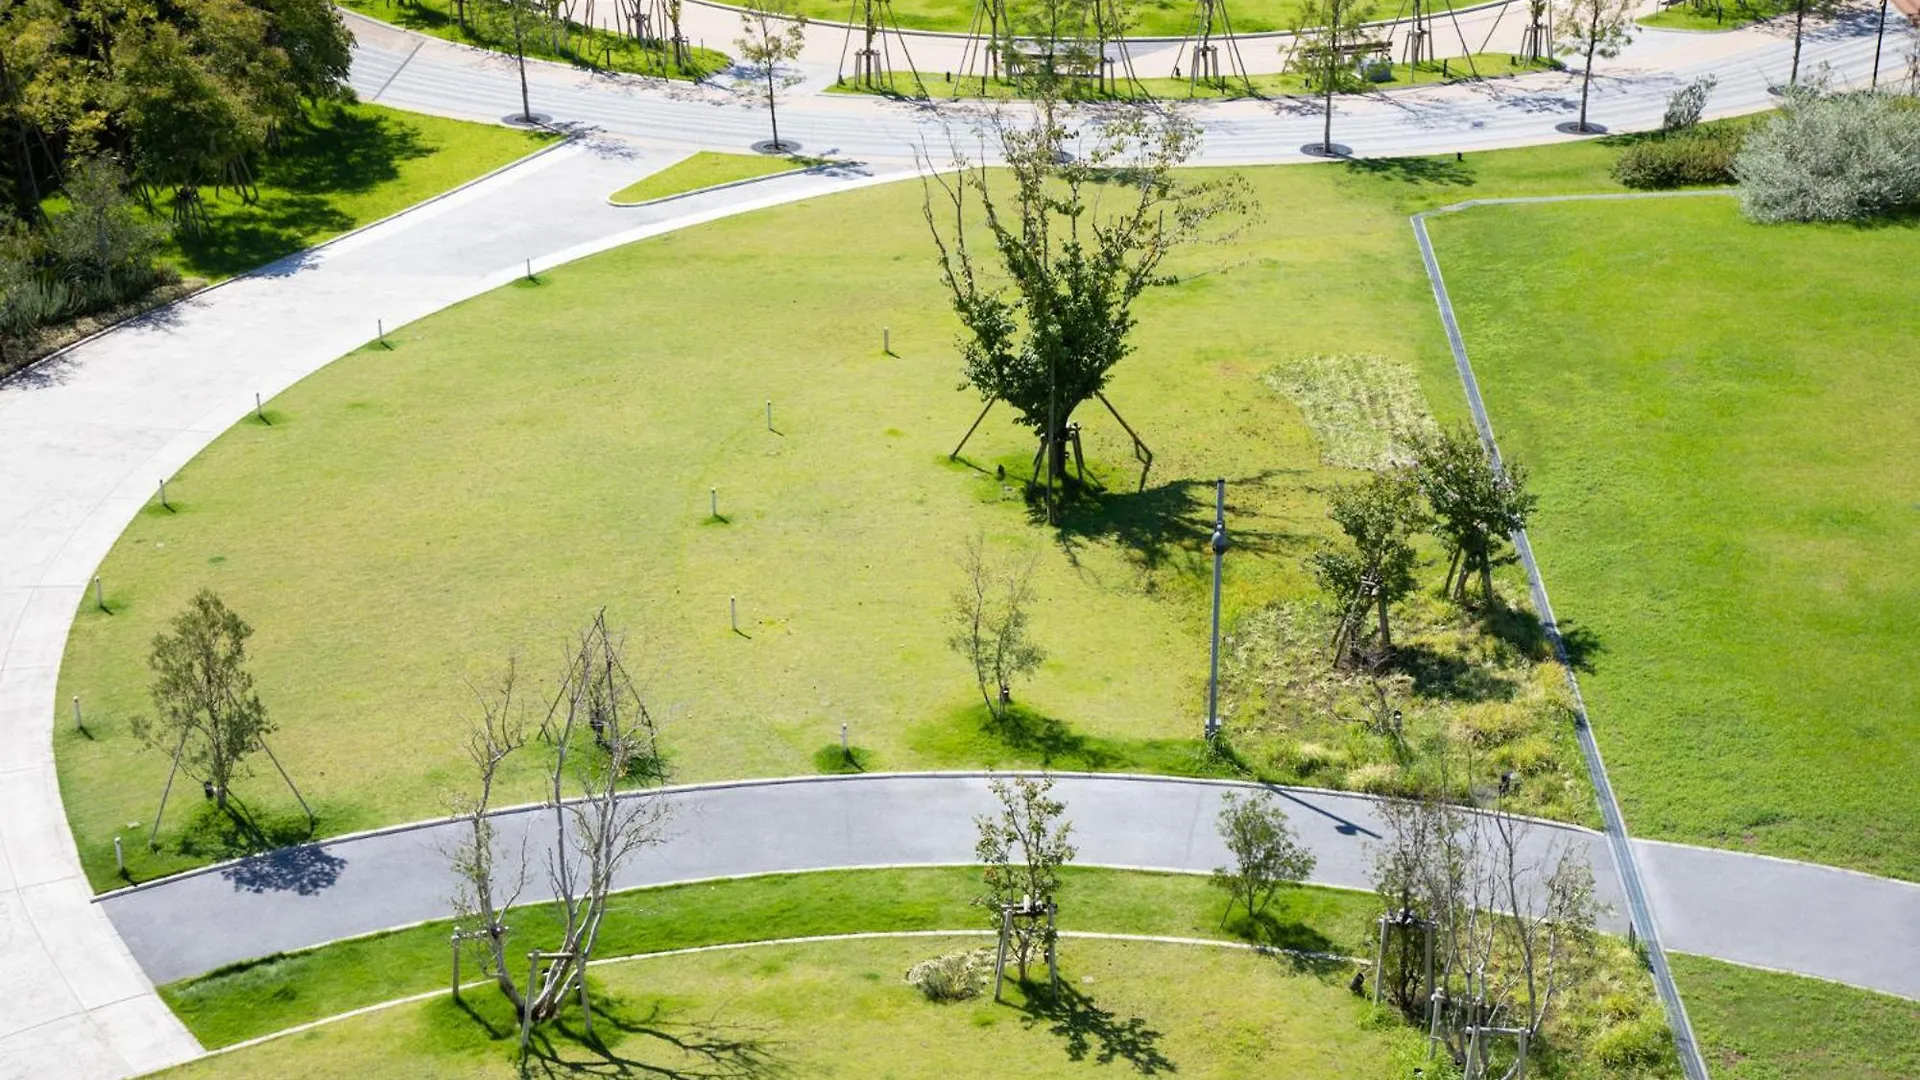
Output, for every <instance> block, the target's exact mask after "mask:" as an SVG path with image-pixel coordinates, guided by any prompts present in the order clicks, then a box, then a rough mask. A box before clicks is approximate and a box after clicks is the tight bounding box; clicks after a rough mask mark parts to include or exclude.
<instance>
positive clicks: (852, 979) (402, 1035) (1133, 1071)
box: [163, 937, 1425, 1080]
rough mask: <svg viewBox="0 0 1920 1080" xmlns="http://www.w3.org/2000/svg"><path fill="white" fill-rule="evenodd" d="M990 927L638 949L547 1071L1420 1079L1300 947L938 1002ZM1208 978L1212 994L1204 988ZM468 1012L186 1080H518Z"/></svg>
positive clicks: (426, 1012)
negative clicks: (935, 983) (915, 975)
mask: <svg viewBox="0 0 1920 1080" xmlns="http://www.w3.org/2000/svg"><path fill="white" fill-rule="evenodd" d="M990 942H991V939H990V938H978V937H957V938H941V937H928V938H913V939H893V940H870V941H852V942H832V943H817V944H805V945H770V946H761V947H756V948H749V949H741V950H730V951H724V952H714V953H705V954H698V955H691V956H677V957H658V958H651V959H637V960H633V961H630V962H627V963H620V964H612V965H606V966H602V967H599V968H596V969H595V974H594V989H595V991H596V993H597V995H598V997H599V1000H598V1002H597V1004H596V1006H595V1008H596V1018H595V1022H594V1031H595V1034H596V1035H597V1036H598V1037H599V1040H600V1044H599V1045H594V1044H591V1043H586V1042H584V1041H582V1040H581V1039H580V1038H579V1036H580V1034H581V1033H580V1031H579V1030H578V1021H577V1017H578V1013H577V1011H576V1012H575V1013H573V1015H572V1017H571V1018H569V1019H567V1020H563V1021H561V1022H560V1023H559V1024H557V1025H556V1026H557V1028H558V1029H559V1030H558V1032H557V1033H556V1032H551V1031H548V1032H540V1033H538V1034H537V1036H536V1039H535V1041H534V1044H533V1054H532V1060H531V1065H532V1069H531V1072H532V1073H533V1074H534V1075H543V1076H559V1075H600V1076H680V1075H690V1076H768V1075H778V1076H861V1077H876V1078H877V1077H926V1076H973V1075H979V1074H980V1072H981V1070H982V1069H983V1068H989V1069H997V1068H998V1066H999V1064H1001V1063H1007V1064H1011V1063H1016V1062H1017V1063H1018V1071H1019V1073H1020V1075H1022V1076H1030V1077H1046V1078H1053V1077H1076V1076H1113V1075H1123V1074H1124V1075H1139V1074H1148V1075H1153V1074H1175V1075H1179V1076H1187V1077H1222V1078H1226V1077H1244V1076H1250V1075H1276V1076H1291V1077H1301V1078H1306V1080H1320V1078H1327V1080H1332V1078H1334V1077H1350V1076H1367V1077H1381V1078H1401V1077H1412V1076H1414V1075H1416V1073H1415V1071H1414V1070H1415V1069H1416V1068H1418V1067H1419V1066H1420V1065H1421V1064H1423V1063H1424V1062H1425V1054H1424V1049H1423V1043H1424V1040H1423V1039H1422V1038H1421V1036H1420V1033H1419V1032H1418V1031H1416V1030H1414V1029H1412V1028H1409V1027H1405V1026H1400V1025H1395V1024H1369V1023H1367V1020H1366V1013H1367V1010H1368V1005H1367V1002H1366V1000H1365V999H1364V998H1360V997H1356V996H1354V995H1353V994H1350V993H1348V992H1347V988H1346V985H1345V980H1344V978H1343V977H1342V975H1343V974H1344V973H1341V974H1330V975H1315V974H1312V973H1306V972H1299V971H1296V970H1295V968H1294V967H1293V966H1292V965H1291V964H1290V963H1289V962H1288V961H1287V959H1286V958H1285V957H1282V956H1273V955H1260V954H1257V953H1254V952H1251V951H1246V950H1240V949H1222V948H1207V947H1197V946H1190V945H1168V944H1157V943H1146V942H1116V941H1068V942H1065V943H1063V944H1062V946H1061V976H1062V979H1063V982H1064V986H1063V991H1062V995H1061V1000H1060V1003H1059V1004H1057V1005H1055V1004H1050V1003H1048V1002H1046V1001H1045V1000H1044V998H1042V999H1041V1000H1040V1001H1039V1002H1037V1003H1032V1004H1030V1003H1029V1002H1028V1000H1027V999H1026V998H1025V997H1024V996H1023V995H1022V993H1021V992H1020V990H1019V989H1018V988H1012V989H1010V990H1009V992H1008V994H1007V998H1006V1001H1005V1002H1003V1003H996V1002H994V1001H993V999H992V995H991V992H989V993H988V994H987V995H985V996H984V998H975V999H972V1000H969V1001H963V1002H958V1003H950V1004H934V1003H931V1002H928V1001H927V1000H926V999H925V998H924V997H922V996H921V994H920V991H918V990H916V989H914V988H913V987H911V986H909V985H907V984H906V982H905V981H904V979H903V976H904V974H905V972H906V969H907V968H908V967H909V966H910V965H912V964H913V963H915V962H917V961H919V960H923V959H926V958H928V957H932V956H937V955H940V954H942V953H945V952H952V951H956V950H961V949H974V948H979V947H981V945H982V944H983V943H990ZM1199 987H1204V988H1205V992H1204V993H1196V992H1195V989H1196V988H1199ZM466 999H467V1001H468V1003H469V1007H468V1008H462V1007H461V1006H459V1005H457V1004H455V1003H454V1002H452V1001H451V1000H449V999H447V998H446V997H444V996H443V997H438V998H435V999H432V1000H429V1001H424V1002H418V1003H415V1004H410V1005H402V1006H398V1007H395V1008H391V1009H387V1010H383V1011H381V1012H377V1013H372V1014H369V1015H366V1016H360V1017H354V1018H351V1019H347V1020H343V1021H341V1022H339V1023H336V1024H331V1025H328V1026H326V1027H322V1028H318V1029H315V1030H312V1031H308V1032H304V1033H301V1034H298V1035H292V1036H288V1037H286V1038H281V1039H276V1040H273V1041H271V1042H267V1043H263V1044H261V1045H258V1046H254V1047H249V1048H246V1049H242V1050H238V1051H235V1052H233V1053H230V1054H224V1055H221V1056H218V1057H213V1058H207V1059H203V1060H202V1061H199V1062H197V1063H194V1064H190V1065H186V1066H183V1067H181V1068H179V1069H176V1070H172V1071H170V1072H168V1073H165V1074H163V1075H166V1076H169V1077H182V1078H184V1077H198V1078H225V1077H254V1076H292V1075H298V1076H304V1077H312V1078H316V1080H318V1078H325V1077H338V1078H361V1077H368V1076H391V1075H406V1076H410V1077H462V1078H477V1077H503V1078H504V1077H510V1076H517V1075H523V1074H521V1073H520V1071H519V1069H518V1068H517V1067H516V1064H515V1046H516V1038H517V1036H518V1029H517V1026H516V1025H515V1023H514V1021H513V1017H512V1012H511V1010H510V1009H509V1008H507V1007H506V1004H505V999H504V998H502V997H501V996H500V994H499V993H498V992H496V991H494V990H492V989H491V988H483V989H478V990H473V991H469V992H468V993H467V995H466Z"/></svg>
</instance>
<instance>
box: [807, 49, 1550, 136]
mask: <svg viewBox="0 0 1920 1080" xmlns="http://www.w3.org/2000/svg"><path fill="white" fill-rule="evenodd" d="M1555 66H1557V64H1555V63H1553V62H1541V63H1538V64H1528V63H1524V62H1516V60H1515V58H1514V57H1513V56H1512V55H1510V54H1508V53H1477V54H1475V55H1474V56H1473V57H1472V58H1471V65H1469V58H1467V57H1459V56H1456V57H1451V58H1449V59H1446V60H1434V61H1431V62H1429V61H1422V62H1421V63H1419V64H1398V63H1396V64H1394V65H1393V77H1392V78H1390V79H1388V80H1386V81H1385V82H1379V83H1373V84H1370V85H1369V86H1368V87H1367V88H1366V89H1365V90H1364V91H1359V92H1364V93H1372V92H1374V91H1377V90H1396V89H1402V88H1405V87H1409V86H1422V85H1431V84H1433V83H1439V82H1458V81H1460V80H1462V79H1466V78H1469V77H1472V76H1475V75H1477V76H1479V77H1481V78H1501V77H1504V76H1507V75H1520V74H1524V73H1526V72H1528V71H1545V70H1548V69H1549V68H1551V67H1555ZM951 75H952V73H951V72H946V73H935V72H922V73H921V75H920V79H919V80H917V81H916V80H915V78H914V75H913V73H912V72H894V73H892V81H891V82H890V83H887V84H884V85H882V86H878V87H870V86H866V85H863V84H858V83H852V82H847V83H841V84H838V85H835V86H831V87H828V88H827V89H828V91H829V92H830V93H840V94H881V95H883V96H900V97H909V98H911V97H934V98H941V99H943V100H957V99H960V98H980V97H986V98H992V99H994V100H999V101H1005V100H1011V99H1014V98H1017V97H1019V96H1020V88H1019V87H1018V86H1017V85H1016V84H1014V83H1013V82H1010V81H1008V80H1006V79H990V80H988V81H987V83H986V86H985V93H984V94H983V93H982V87H981V82H980V80H979V79H962V78H951V77H949V76H951ZM883 77H884V75H883ZM1314 93H1315V92H1314V91H1312V90H1309V89H1308V88H1307V83H1306V81H1305V79H1304V78H1303V77H1302V76H1300V75H1297V74H1278V75H1253V76H1250V77H1248V78H1246V79H1238V78H1231V79H1227V80H1225V81H1224V82H1223V83H1207V82H1194V81H1193V80H1191V79H1171V78H1149V79H1138V80H1135V81H1134V82H1133V83H1130V84H1122V85H1120V86H1118V87H1117V88H1116V90H1115V92H1113V93H1109V94H1098V93H1095V92H1094V91H1093V88H1092V87H1091V86H1086V87H1084V88H1082V87H1080V86H1076V87H1075V88H1074V90H1073V92H1072V95H1071V96H1074V97H1076V98H1081V99H1091V98H1104V99H1109V100H1116V99H1127V98H1135V97H1140V96H1146V97H1151V98H1158V99H1174V98H1194V99H1200V100H1217V99H1222V98H1243V97H1282V96H1292V97H1300V96H1313V94H1314ZM1334 123H1335V126H1336V127H1337V126H1338V124H1339V120H1338V118H1337V117H1336V118H1335V121H1334Z"/></svg>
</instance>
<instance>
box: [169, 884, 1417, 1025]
mask: <svg viewBox="0 0 1920 1080" xmlns="http://www.w3.org/2000/svg"><path fill="white" fill-rule="evenodd" d="M1064 880H1065V882H1066V887H1065V889H1064V891H1063V892H1062V893H1061V901H1060V902H1061V908H1062V912H1063V916H1062V926H1063V927H1064V928H1066V929H1071V930H1097V931H1104V932H1122V933H1132V934H1158V935H1166V936H1173V937H1200V938H1217V939H1222V940H1249V941H1260V942H1264V943H1266V944H1270V945H1277V946H1281V947H1285V948H1294V949H1304V950H1307V951H1311V952H1327V953H1336V954H1345V955H1359V954H1361V953H1364V952H1365V951H1366V949H1367V945H1366V941H1367V935H1368V931H1369V928H1370V926H1371V920H1372V919H1373V916H1374V915H1375V914H1376V913H1377V909H1378V907H1379V902H1378V901H1377V900H1376V899H1375V898H1374V897H1373V896H1371V895H1370V894H1367V893H1360V892H1348V891H1345V890H1340V889H1318V888H1298V889H1287V890H1284V891H1282V892H1281V894H1280V895H1279V896H1277V897H1276V898H1275V899H1274V902H1273V904H1272V905H1271V906H1270V907H1268V908H1267V910H1266V911H1265V912H1263V913H1262V916H1261V918H1260V920H1259V921H1258V922H1257V923H1249V922H1248V921H1247V919H1246V917H1245V915H1244V913H1238V912H1236V913H1234V914H1232V916H1231V917H1229V918H1223V914H1225V909H1226V894H1225V893H1223V892H1221V891H1220V890H1219V889H1217V888H1215V887H1213V885H1212V884H1211V883H1210V882H1209V881H1208V880H1207V879H1206V878H1204V877H1198V876H1193V875H1180V874H1140V873H1121V872H1117V871H1111V870H1092V869H1076V868H1069V869H1068V870H1067V871H1066V875H1065V878H1064ZM979 893H980V871H979V870H978V869H976V868H972V867H952V868H938V869H922V870H881V871H857V872H832V873H817V874H784V875H773V876H768V877H758V878H748V879H742V880H735V881H721V882H714V883H711V884H704V885H680V886H673V887H669V888H661V889H645V890H641V891H637V892H629V893H622V894H620V895H618V896H616V897H615V898H614V899H613V901H612V903H611V904H610V905H609V907H608V916H607V921H606V923H605V928H604V930H603V933H602V938H601V945H600V955H602V956H623V955H627V954H630V953H644V952H658V951H661V950H665V949H684V948H692V947H696V946H701V945H715V944H722V943H726V942H740V941H766V940H771V939H775V938H789V937H807V936H812V935H817V934H845V933H856V932H873V931H899V930H956V929H961V928H965V927H970V926H976V925H977V926H985V925H987V924H986V923H985V922H983V921H982V915H981V911H980V909H979V908H977V907H974V906H972V900H973V898H974V897H975V896H978V895H979ZM552 915H553V911H552V909H551V908H550V907H538V908H526V909H522V910H520V911H517V912H516V913H515V914H514V916H513V918H512V919H511V920H510V925H512V926H513V927H514V929H515V932H516V933H515V940H514V948H516V949H524V948H528V947H531V943H533V942H534V941H537V940H538V939H539V938H540V937H541V936H542V934H543V932H544V931H545V930H546V928H547V927H549V926H551V925H552V922H553V918H552ZM447 933H448V923H447V922H445V921H442V922H436V923H429V924H427V925H424V926H416V927H409V928H408V929H405V930H396V931H394V932H392V933H389V934H382V935H378V936H376V937H369V938H361V939H358V940H355V941H350V942H343V943H340V944H337V945H329V946H326V947H324V948H321V949H317V950H312V951H309V952H303V953H295V954H291V955H285V956H276V957H269V958H267V959H265V960H260V961H255V962H252V963H247V964H239V965H235V966H234V967H231V968H228V969H224V970H222V971H220V972H215V973H213V974H209V975H204V976H201V977H199V978H194V979H186V980H182V981H180V982H176V983H172V984H169V985H167V986H164V987H162V988H161V990H160V992H161V996H163V997H164V998H165V999H166V1001H167V1004H168V1005H170V1006H172V1007H173V1010H174V1012H175V1013H176V1014H178V1015H179V1017H180V1019H181V1021H182V1022H184V1023H185V1024H186V1025H187V1027H188V1028H189V1029H190V1030H191V1031H192V1032H193V1034H194V1036H195V1037H196V1038H198V1039H199V1040H200V1042H201V1044H202V1045H204V1046H209V1047H215V1046H227V1045H230V1044H232V1043H236V1042H241V1041H243V1040H246V1039H251V1038H256V1037H258V1036H260V1035H265V1034H269V1033H271V1032H275V1031H280V1030H283V1029H285V1028H288V1027H292V1026H294V1025H295V1024H302V1023H306V1022H308V1021H311V1020H318V1019H321V1018H323V1017H327V1016H333V1015H336V1014H338V1013H342V1012H346V1011H348V1010H350V1009H357V1008H361V1007H363V1006H367V1005H373V1004H377V1003H379V1002H382V1001H390V1000H392V999H394V998H399V997H405V996H407V995H410V994H417V993H420V992H422V991H425V990H432V989H434V988H435V987H439V986H444V985H445V984H446V980H447V965H448V956H447ZM521 942H527V943H528V944H526V945H522V944H520V943H521ZM467 970H468V971H475V970H477V969H474V968H473V967H472V966H471V965H469V966H468V968H467ZM476 977H477V976H476Z"/></svg>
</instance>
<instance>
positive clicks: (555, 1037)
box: [523, 995, 793, 1080]
mask: <svg viewBox="0 0 1920 1080" xmlns="http://www.w3.org/2000/svg"><path fill="white" fill-rule="evenodd" d="M593 1008H594V1012H593V1023H594V1034H593V1035H592V1036H591V1037H589V1036H588V1035H587V1034H586V1031H585V1027H584V1025H583V1024H582V1023H581V1022H580V1016H579V1013H578V1012H577V1011H569V1012H568V1013H567V1014H566V1016H565V1017H564V1018H562V1019H560V1020H558V1021H555V1022H554V1023H552V1024H549V1025H545V1026H542V1027H540V1028H536V1029H535V1030H534V1031H533V1032H532V1033H531V1034H530V1037H529V1038H528V1041H527V1058H526V1067H525V1069H524V1070H523V1073H524V1074H525V1075H528V1076H542V1077H575V1076H607V1077H664V1078H669V1080H755V1078H763V1077H783V1076H788V1075H791V1074H792V1072H793V1068H792V1066H791V1064H790V1063H788V1062H787V1061H786V1060H785V1059H783V1058H782V1057H780V1056H779V1054H778V1053H777V1052H776V1050H775V1047H774V1044H772V1043H770V1042H767V1041H766V1040H764V1039H762V1038H761V1037H760V1035H759V1034H758V1033H757V1032H755V1031H754V1030H753V1029H750V1028H744V1027H723V1026H722V1025H720V1024H718V1023H715V1022H714V1021H712V1020H675V1019H670V1018H668V1017H667V1016H666V1015H665V1009H664V1008H663V1007H662V1006H661V1005H660V1003H658V1002H655V1003H654V1004H653V1005H652V1006H651V1007H650V1008H649V1009H648V1010H647V1012H646V1014H645V1015H644V1016H641V1017H638V1018H630V1017H627V1016H625V1015H624V1014H623V1013H622V1011H621V1009H620V1008H619V1004H618V1003H617V1002H611V1001H603V1000H600V999H599V998H598V996H597V995H596V997H595V1000H594V1003H593ZM609 1030H611V1031H612V1032H615V1033H617V1034H615V1035H614V1036H613V1038H611V1039H610V1040H609V1039H605V1038H603V1037H602V1036H603V1034H605V1033H606V1032H608V1031H609ZM636 1039H642V1040H647V1044H646V1046H645V1047H644V1048H643V1047H641V1046H638V1045H632V1044H633V1041H634V1040H636ZM647 1050H657V1051H659V1052H660V1056H659V1057H654V1056H653V1055H651V1054H649V1055H648V1058H651V1060H649V1059H648V1058H642V1057H637V1056H634V1055H636V1054H641V1053H645V1052H646V1051H647Z"/></svg>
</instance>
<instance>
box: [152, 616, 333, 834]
mask: <svg viewBox="0 0 1920 1080" xmlns="http://www.w3.org/2000/svg"><path fill="white" fill-rule="evenodd" d="M252 635H253V628H252V627H250V626H248V625H247V623H246V620H244V619H242V618H241V617H240V616H238V615H236V614H234V613H233V611H232V610H230V609H229V608H228V607H227V605H226V604H225V603H223V602H221V600H220V598H219V597H218V596H216V595H214V593H213V590H211V589H201V590H200V591H199V592H198V593H195V594H194V597H193V599H192V600H191V601H190V602H189V603H188V605H187V610H185V611H183V612H181V613H180V614H179V615H178V616H175V618H174V620H173V632H172V633H170V634H158V635H155V637H154V639H153V652H152V655H150V656H149V657H148V659H147V666H149V667H151V668H152V669H153V676H154V677H153V685H152V688H151V690H152V695H153V705H154V709H155V711H156V712H157V713H158V716H157V717H151V718H150V717H146V716H141V717H136V718H135V719H134V721H133V733H134V734H135V735H136V736H138V737H139V738H140V739H141V741H143V742H145V743H146V744H147V745H148V746H149V747H151V748H153V749H158V750H165V751H167V752H168V753H169V754H170V755H172V758H173V765H172V767H171V768H170V769H169V771H168V773H167V790H166V791H163V792H162V793H161V795H160V811H159V813H156V814H155V815H154V822H153V837H154V838H155V839H157V838H158V837H159V834H160V817H161V815H162V814H164V813H165V812H166V805H167V794H168V792H171V791H172V789H173V777H174V773H175V772H177V771H179V770H180V769H182V768H184V769H185V770H186V772H187V775H188V776H191V777H193V778H195V779H197V780H201V781H202V782H204V783H205V784H207V785H208V786H209V788H210V789H211V792H212V795H213V798H214V802H215V805H217V806H219V807H220V808H221V809H222V810H225V809H226V808H227V798H228V795H229V794H230V792H231V790H232V786H233V778H234V776H236V775H237V774H239V773H240V771H241V770H242V769H243V768H244V766H245V762H246V759H247V756H248V755H249V754H252V753H253V752H254V751H255V750H259V751H262V752H264V753H265V754H266V755H267V757H268V758H269V759H270V760H272V761H273V766H274V768H275V769H276V770H277V771H278V772H279V773H280V777H281V779H283V780H285V781H286V782H287V787H288V788H290V789H292V791H293V795H294V798H295V799H298V800H299V801H300V807H301V809H302V810H306V812H307V823H308V826H309V827H311V826H312V824H313V821H314V817H313V811H312V810H310V809H307V802H306V799H305V797H303V796H302V795H301V794H300V789H299V788H297V787H294V784H293V778H292V777H290V776H288V775H287V771H286V770H285V769H284V768H281V766H280V761H279V759H278V758H275V757H273V751H272V750H269V749H267V743H266V737H267V736H268V735H271V734H272V733H273V731H274V724H273V721H272V720H270V719H269V718H268V717H267V707H266V705H265V704H263V703H262V702H261V701H260V695H259V694H257V693H255V692H254V689H253V675H252V673H251V672H249V671H248V670H247V645H246V643H247V638H249V637H251V636H252Z"/></svg>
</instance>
